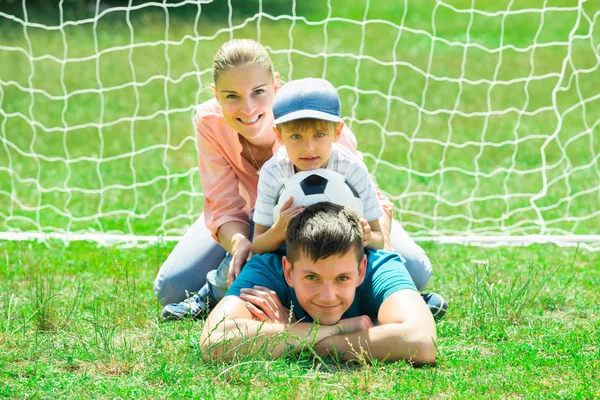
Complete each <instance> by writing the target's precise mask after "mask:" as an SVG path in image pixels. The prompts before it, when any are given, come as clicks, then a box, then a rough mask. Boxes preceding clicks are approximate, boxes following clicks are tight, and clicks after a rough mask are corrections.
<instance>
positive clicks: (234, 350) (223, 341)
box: [200, 296, 339, 361]
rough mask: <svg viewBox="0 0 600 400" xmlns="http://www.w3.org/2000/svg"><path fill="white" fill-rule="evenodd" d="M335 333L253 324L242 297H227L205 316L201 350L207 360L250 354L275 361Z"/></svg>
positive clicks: (302, 325) (301, 325) (307, 326)
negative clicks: (274, 359)
mask: <svg viewBox="0 0 600 400" xmlns="http://www.w3.org/2000/svg"><path fill="white" fill-rule="evenodd" d="M338 332H339V329H338V328H337V327H335V326H324V325H323V326H319V327H317V326H316V325H313V324H311V323H302V322H301V323H296V324H293V325H290V326H289V327H288V326H287V324H280V323H272V322H261V321H256V320H253V319H252V314H251V313H250V311H248V309H247V308H246V305H245V302H244V301H243V300H242V299H241V298H239V297H238V296H226V297H225V298H223V300H221V301H220V302H219V303H218V304H217V306H216V307H215V309H214V310H213V311H212V312H211V313H210V315H209V316H208V318H207V320H206V323H205V324H204V328H203V330H202V336H201V338H200V347H201V349H202V351H203V353H204V358H205V359H207V360H209V359H221V360H224V361H231V360H232V359H233V358H234V357H235V356H236V355H237V356H245V355H253V354H254V355H260V356H261V357H264V358H277V357H280V356H282V355H284V354H286V353H289V352H290V351H291V352H300V351H301V350H302V349H303V348H305V347H307V346H313V345H314V344H316V343H319V342H320V341H322V340H323V339H325V338H326V337H329V336H332V335H335V334H337V333H338Z"/></svg>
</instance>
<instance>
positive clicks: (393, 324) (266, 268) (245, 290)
mask: <svg viewBox="0 0 600 400" xmlns="http://www.w3.org/2000/svg"><path fill="white" fill-rule="evenodd" d="M362 240H363V232H362V227H361V225H360V222H359V220H358V218H357V216H356V215H355V214H354V213H353V212H352V211H351V210H349V209H347V208H345V207H342V206H338V205H334V204H331V203H318V204H315V205H312V206H309V207H306V208H305V210H304V211H303V212H302V213H300V214H299V215H297V216H296V217H294V218H293V219H292V220H291V222H290V224H289V226H288V229H287V231H286V255H285V256H283V258H282V257H281V254H276V253H271V254H264V255H256V256H254V257H253V258H252V259H251V260H250V261H249V262H248V263H247V264H246V266H245V267H244V269H243V270H242V272H241V273H240V275H239V276H238V278H237V279H236V280H235V281H234V283H233V284H232V286H231V287H230V288H229V291H228V292H227V295H226V297H225V298H224V299H223V300H221V301H220V302H219V303H218V304H217V306H216V307H215V309H214V310H213V311H212V312H211V313H210V315H209V316H208V319H207V320H206V323H205V325H204V329H203V332H202V337H201V347H202V349H203V351H204V352H205V353H204V354H205V356H206V357H207V358H209V357H218V358H219V359H225V360H231V359H233V358H234V357H235V355H238V356H239V355H246V354H260V355H262V356H265V357H279V356H283V355H285V354H288V353H289V352H299V351H301V350H303V349H305V348H308V347H310V348H312V349H313V350H314V351H315V352H316V353H317V354H319V355H327V354H329V353H339V354H340V355H341V356H342V357H343V358H344V359H352V358H363V359H367V360H369V359H370V358H371V357H372V358H375V359H377V360H386V361H397V360H408V361H410V362H413V363H417V364H422V363H433V362H435V354H436V349H435V342H436V340H437V337H436V329H435V323H434V321H433V317H432V315H431V312H430V311H429V308H428V307H427V305H426V304H425V302H424V301H423V299H422V298H421V296H420V295H419V293H418V292H417V291H416V288H415V286H414V284H413V282H412V280H411V279H410V276H409V275H408V273H407V271H406V269H405V268H404V265H403V264H402V261H401V259H400V258H399V257H398V255H396V254H395V253H388V252H384V251H376V252H373V251H367V253H366V255H365V253H364V248H363V242H362ZM290 306H291V308H292V313H293V315H289V314H288V310H287V308H286V307H290ZM257 318H259V319H262V321H261V320H257ZM373 321H375V322H376V323H375V324H374V323H373Z"/></svg>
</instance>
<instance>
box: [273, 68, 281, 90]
mask: <svg viewBox="0 0 600 400" xmlns="http://www.w3.org/2000/svg"><path fill="white" fill-rule="evenodd" d="M280 83H281V75H279V72H274V73H273V84H274V86H275V93H277V91H278V90H279V84H280Z"/></svg>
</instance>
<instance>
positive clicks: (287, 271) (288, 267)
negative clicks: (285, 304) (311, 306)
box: [281, 256, 294, 287]
mask: <svg viewBox="0 0 600 400" xmlns="http://www.w3.org/2000/svg"><path fill="white" fill-rule="evenodd" d="M281 262H282V263H283V276H284V277H285V281H286V282H287V284H288V286H289V287H294V285H292V263H291V262H290V260H288V259H287V257H286V256H283V258H282V259H281Z"/></svg>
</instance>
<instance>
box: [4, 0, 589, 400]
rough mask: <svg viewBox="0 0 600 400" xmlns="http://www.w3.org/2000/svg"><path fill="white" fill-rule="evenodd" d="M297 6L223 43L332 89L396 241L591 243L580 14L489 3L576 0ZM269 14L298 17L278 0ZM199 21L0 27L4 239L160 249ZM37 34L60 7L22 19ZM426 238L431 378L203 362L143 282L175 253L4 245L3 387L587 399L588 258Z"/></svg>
mask: <svg viewBox="0 0 600 400" xmlns="http://www.w3.org/2000/svg"><path fill="white" fill-rule="evenodd" d="M297 3H300V4H297V8H296V13H297V15H302V16H306V18H307V22H305V21H300V20H299V21H296V22H295V23H292V21H291V20H289V19H275V18H270V17H268V16H264V17H263V18H261V19H260V20H256V19H255V20H250V21H248V23H247V24H245V25H244V24H242V22H243V18H245V16H244V15H241V14H239V13H238V11H237V9H236V11H235V12H234V15H233V17H234V27H235V28H234V29H233V30H231V33H232V35H233V36H234V37H251V38H258V37H259V28H260V40H261V42H262V43H263V44H265V45H266V46H268V48H269V49H270V50H271V52H272V57H273V61H274V62H275V64H276V67H277V70H278V71H280V72H281V74H282V76H283V77H284V78H285V79H286V80H289V79H292V78H301V77H305V76H323V77H325V78H327V79H329V80H331V81H332V82H333V83H334V85H336V87H338V89H339V94H340V97H341V101H342V113H343V115H344V116H345V122H346V123H347V124H348V125H350V126H351V127H352V130H353V131H354V132H355V133H356V135H357V137H358V141H359V149H360V150H362V151H363V152H364V153H365V161H366V163H367V165H368V167H369V168H370V170H371V171H372V172H373V173H374V175H375V176H376V178H377V181H378V183H379V185H380V187H381V188H383V189H384V190H385V191H386V192H387V193H389V194H390V196H391V197H392V199H393V200H394V201H395V202H396V204H397V205H398V207H397V208H396V210H397V218H398V219H400V220H401V221H402V223H403V225H404V226H405V227H406V228H407V230H408V231H409V232H411V233H413V234H415V235H430V234H439V233H445V234H463V233H484V234H509V233H510V234H537V233H553V234H564V233H573V234H593V233H596V232H597V227H598V226H599V224H600V214H599V213H598V202H599V200H600V198H599V192H598V188H599V187H600V172H599V171H600V159H599V157H598V154H600V147H599V146H600V136H598V121H600V114H599V113H598V111H599V110H600V107H598V101H599V100H598V99H595V98H594V96H596V95H597V92H598V91H597V84H596V82H597V81H598V75H599V73H600V71H599V70H598V68H597V67H598V61H597V60H598V59H597V51H598V43H600V36H599V31H598V28H597V18H595V19H594V18H593V17H594V16H595V15H597V13H598V11H599V8H598V4H597V3H596V2H593V1H588V2H585V3H583V5H582V7H583V9H582V10H583V12H581V13H577V12H575V11H564V10H562V11H546V12H545V13H543V14H541V13H533V12H521V13H512V14H508V15H507V16H506V17H505V16H504V15H503V14H498V13H497V12H498V11H503V10H506V9H508V7H510V10H511V11H515V10H519V9H521V10H527V9H539V8H541V7H542V5H543V4H545V6H546V7H558V8H564V7H574V6H576V5H577V2H576V1H547V2H541V1H533V0H528V1H519V2H508V1H503V2H485V3H484V4H479V3H481V2H476V8H478V9H480V10H484V11H485V12H487V13H488V14H485V13H461V12H457V11H455V10H454V9H453V8H455V9H457V10H464V9H469V8H471V2H470V1H462V0H460V1H459V0H456V1H452V2H446V3H442V2H435V1H421V2H419V3H418V6H417V3H414V2H410V3H409V2H407V3H405V5H402V4H400V5H397V4H396V3H394V2H373V1H371V2H369V3H366V2H362V1H356V2H348V1H344V2H342V1H339V0H332V1H331V2H330V4H331V6H332V7H331V13H330V11H329V9H328V8H327V3H325V2H324V3H323V4H320V5H313V6H312V9H311V10H310V13H308V11H307V10H306V8H303V7H308V5H307V4H308V2H297ZM392 3H394V4H392ZM252 4H254V3H250V2H248V3H247V5H246V6H245V7H246V8H247V9H250V8H252V7H253V5H252ZM367 4H368V10H367V8H366V6H367ZM263 5H264V8H263V11H265V12H266V13H267V14H269V11H270V10H273V12H272V13H271V14H272V15H279V14H280V13H284V14H287V15H291V14H292V8H291V7H292V6H291V2H290V4H289V5H287V6H286V5H285V4H284V2H270V1H269V2H265V3H264V4H263ZM202 7H204V8H203V13H202V14H201V15H200V17H199V18H198V19H197V20H196V19H195V17H196V16H197V7H191V6H185V7H180V8H170V9H169V14H168V21H169V25H168V27H167V25H166V24H165V21H166V20H167V16H166V14H165V12H164V9H163V8H156V7H153V8H150V9H141V10H133V11H132V12H131V13H130V14H129V15H128V14H127V13H125V12H111V13H107V14H104V16H103V17H102V18H100V19H98V20H97V21H96V23H95V24H94V23H86V24H82V25H77V26H72V25H67V26H65V28H64V29H63V30H62V31H61V30H46V29H41V28H36V27H29V28H28V29H27V30H26V31H25V30H23V27H22V26H21V25H20V24H18V23H17V22H14V21H11V20H7V19H2V23H0V38H1V39H0V60H1V62H0V140H1V141H2V145H1V146H0V231H43V232H53V231H70V232H111V233H112V232H124V233H132V234H140V235H146V234H148V235H169V234H180V233H182V232H184V231H185V230H186V228H187V227H188V226H189V224H190V223H191V222H193V221H194V220H195V218H197V216H198V215H199V213H200V212H201V210H202V207H203V203H202V189H201V186H200V183H199V179H198V175H197V171H196V166H197V160H196V149H195V139H194V136H193V130H192V127H191V122H190V119H191V116H192V108H193V105H194V104H197V103H199V102H201V101H204V100H206V99H209V98H210V96H211V95H210V91H209V90H207V88H208V84H209V83H210V82H211V73H210V65H211V60H212V55H213V54H214V53H215V51H216V50H217V48H218V47H219V46H220V44H221V43H223V42H224V41H226V40H228V39H229V38H230V32H229V31H221V30H222V29H223V28H225V27H227V26H228V24H227V22H226V20H223V17H222V15H221V16H218V15H216V14H217V13H218V12H219V10H217V9H211V7H217V5H203V6H202ZM219 7H221V6H219ZM257 7H258V6H257ZM286 7H287V8H286ZM282 8H285V10H283V11H281V9H282ZM275 10H278V11H277V12H275ZM13 11H14V15H17V16H20V17H24V16H23V15H22V11H20V8H19V7H17V8H15V9H14V10H13ZM88 11H89V10H88ZM250 11H251V12H250V15H253V14H254V12H255V11H257V10H254V12H253V11H252V10H250ZM365 12H366V18H367V19H368V20H370V22H369V23H368V24H364V25H363V24H361V23H360V22H362V21H363V15H365ZM490 13H491V14H490ZM92 14H93V13H92ZM328 15H329V16H330V17H332V18H333V19H330V20H329V22H328V23H327V26H326V30H327V36H325V35H324V33H323V32H324V25H323V24H320V22H321V21H322V20H323V18H325V17H327V16H328ZM72 16H73V15H72V14H71V11H70V10H66V12H65V18H66V19H67V20H69V19H70V18H71V17H72ZM92 16H93V15H92ZM585 16H589V17H590V20H588V19H586V18H585ZM128 17H129V18H128ZM542 17H543V18H542ZM29 20H30V21H33V22H39V23H46V24H48V25H52V24H56V23H57V22H58V21H59V16H58V15H57V14H55V13H52V12H51V10H50V11H48V10H46V11H44V12H43V13H35V12H34V10H30V15H29ZM380 20H385V21H391V22H392V23H393V25H392V24H389V23H386V22H382V21H380ZM577 23H578V24H577ZM590 23H592V24H595V25H593V29H590ZM130 26H131V27H132V31H133V35H132V34H131V33H132V31H131V30H130ZM397 26H402V27H404V28H403V29H401V30H399V29H397ZM574 27H576V28H575V30H574V34H575V35H578V36H577V38H574V39H573V40H571V45H570V46H566V45H565V44H564V43H566V42H568V41H569V36H570V33H571V30H572V29H573V28H574ZM590 30H591V36H589V37H587V36H586V35H587V34H588V31H590ZM502 32H503V34H502ZM197 37H201V38H202V40H200V41H194V40H192V39H193V38H197ZM433 37H435V38H436V39H435V40H434V39H433ZM363 38H364V41H363V40H362V39H363ZM165 39H168V43H165V42H159V41H161V40H165ZM467 42H468V43H471V44H476V45H477V46H470V47H465V46H464V44H465V43H467ZM132 43H134V44H135V47H132V46H131V44H132ZM534 44H535V46H532V45H534ZM548 44H552V45H548ZM500 46H503V47H502V51H498V49H499V47H500ZM14 48H20V49H23V51H15V50H14ZM291 48H293V49H294V50H296V51H294V52H290V51H289V49H291ZM361 49H362V50H361ZM361 51H362V53H361ZM321 52H325V53H327V54H328V56H327V57H323V56H322V55H321V54H320V53H321ZM28 54H31V55H32V57H33V58H30V57H29V56H28ZM306 54H309V55H306ZM348 54H354V55H358V54H362V56H363V57H356V56H348ZM65 57H66V59H67V62H65V63H61V62H57V59H58V60H63V59H65ZM565 60H566V63H565ZM394 61H395V62H396V63H395V64H394ZM165 77H168V78H169V79H165ZM522 78H527V79H522ZM533 78H535V79H533ZM132 82H136V83H137V84H136V85H133V84H132ZM31 88H34V89H36V90H31ZM357 88H358V90H357ZM517 111H520V112H517ZM132 119H133V122H132ZM532 196H533V197H532ZM424 246H425V248H426V250H427V252H428V254H429V255H430V257H431V258H432V259H433V260H434V261H435V264H436V269H435V276H434V279H433V281H432V284H431V287H430V289H431V290H432V291H436V292H439V293H441V294H442V295H444V296H445V297H447V298H448V300H449V301H450V307H451V308H450V313H449V315H448V317H447V318H446V319H445V320H442V321H441V322H439V324H438V336H439V343H438V349H439V358H438V360H439V361H438V365H437V366H436V367H435V368H420V369H415V368H413V367H411V366H409V365H407V364H405V363H396V364H392V365H387V364H383V363H375V364H374V365H364V364H360V363H358V364H340V363H338V362H336V360H333V359H325V360H323V361H319V360H314V359H313V358H311V357H309V356H308V355H306V354H305V355H300V356H297V357H292V358H291V359H284V360H278V361H264V360H258V359H255V358H251V357H246V358H242V359H240V360H238V361H236V362H235V363H233V364H222V363H220V362H218V361H213V362H210V363H204V362H202V361H201V360H200V359H201V351H200V349H199V346H198V339H199V336H200V331H201V328H202V321H182V322H179V323H165V322H162V321H161V320H160V319H159V317H158V316H159V311H160V310H159V307H158V305H157V303H156V301H155V300H154V298H153V293H152V281H153V279H154V276H155V275H156V272H157V270H158V268H159V266H160V265H161V263H162V262H163V261H164V260H165V259H166V257H167V255H168V254H169V251H170V250H171V247H169V246H167V245H164V244H160V245H156V246H151V247H147V248H133V249H127V248H99V247H97V246H96V245H94V244H89V243H71V244H70V245H68V246H66V245H64V244H63V243H62V242H60V243H59V242H48V243H45V244H38V243H29V242H24V243H11V242H1V243H0V250H1V251H0V256H1V258H2V260H3V261H2V262H0V397H6V398H57V397H59V398H62V397H66V398H82V397H83V398H115V397H124V398H128V397H143V396H145V397H149V398H172V397H175V398H189V397H205V398H238V397H244V398H330V399H333V398H336V399H337V398H345V397H351V398H352V397H353V398H367V397H369V398H399V397H400V398H402V397H410V398H423V397H436V398H440V397H450V398H465V397H467V398H507V397H508V398H514V397H534V398H538V397H539V398H596V397H600V384H599V383H598V382H599V380H598V376H600V372H599V366H598V361H599V360H600V355H599V354H598V343H600V334H599V331H600V325H599V323H598V320H599V319H600V309H599V306H598V304H600V295H599V292H598V290H597V287H598V285H599V284H600V271H599V269H598V265H600V255H599V254H598V253H595V252H589V251H585V250H579V251H578V250H576V249H573V248H559V247H555V246H553V245H536V246H531V247H522V248H517V247H508V248H507V247H501V248H494V249H486V248H476V247H463V246H451V245H435V244H425V245H424ZM472 259H475V260H488V262H487V263H480V264H475V263H471V260H472Z"/></svg>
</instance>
